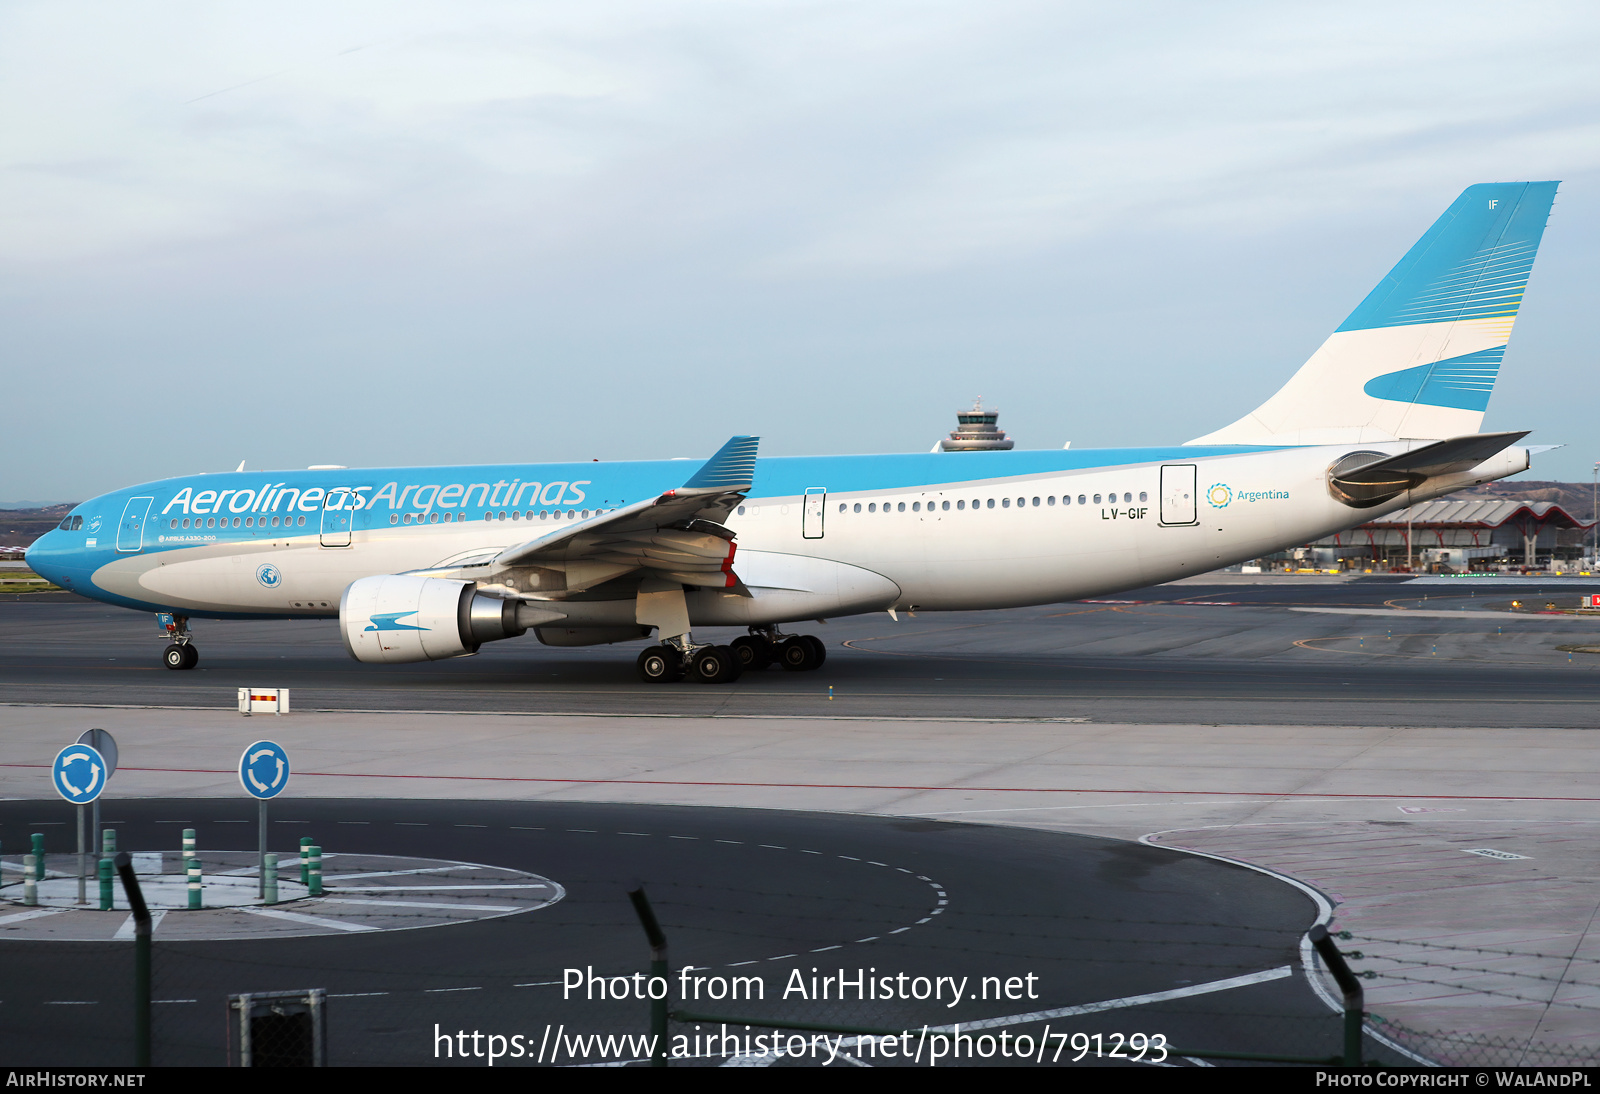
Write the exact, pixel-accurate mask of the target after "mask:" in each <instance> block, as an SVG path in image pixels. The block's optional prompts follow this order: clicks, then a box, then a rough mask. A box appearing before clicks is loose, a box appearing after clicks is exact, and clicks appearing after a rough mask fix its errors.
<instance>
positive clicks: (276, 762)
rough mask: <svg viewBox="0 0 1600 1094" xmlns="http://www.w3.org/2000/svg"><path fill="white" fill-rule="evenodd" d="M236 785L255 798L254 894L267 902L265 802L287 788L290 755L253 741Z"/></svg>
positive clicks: (241, 761) (242, 756) (277, 746)
mask: <svg viewBox="0 0 1600 1094" xmlns="http://www.w3.org/2000/svg"><path fill="white" fill-rule="evenodd" d="M239 785H240V786H242V787H244V791H245V793H246V794H249V795H250V796H251V797H252V798H255V799H256V802H257V804H258V808H257V810H256V827H257V830H258V831H257V834H256V845H257V848H258V858H257V867H258V870H257V879H258V880H257V883H256V895H257V896H258V897H259V898H260V899H261V900H265V899H267V802H268V801H270V800H272V799H273V798H276V797H277V796H278V795H279V794H281V793H283V791H284V788H285V787H287V786H288V785H289V753H287V752H285V751H284V748H283V746H282V745H280V744H277V743H275V742H273V741H256V742H254V743H253V744H251V745H249V746H247V747H246V748H245V750H244V752H243V753H241V754H240V756H239Z"/></svg>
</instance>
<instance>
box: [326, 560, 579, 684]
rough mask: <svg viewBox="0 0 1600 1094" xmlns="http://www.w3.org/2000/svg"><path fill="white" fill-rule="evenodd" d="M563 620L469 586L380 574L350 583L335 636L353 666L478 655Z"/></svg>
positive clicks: (342, 599)
mask: <svg viewBox="0 0 1600 1094" xmlns="http://www.w3.org/2000/svg"><path fill="white" fill-rule="evenodd" d="M564 618H566V615H565V613H563V612H555V611H550V610H548V609H545V608H540V607H538V606H536V605H533V604H529V603H526V602H525V601H520V600H502V599H501V598H499V597H494V596H488V595H486V594H484V593H481V592H479V591H478V588H477V586H476V585H474V584H473V583H472V582H470V581H450V580H448V579H445V578H437V577H411V576H409V575H406V574H381V575H379V576H376V577H364V578H361V579H360V580H359V581H354V582H352V583H351V584H350V587H349V588H347V589H346V590H345V591H344V596H343V597H342V598H340V600H339V633H340V635H341V636H342V637H343V638H344V648H345V649H347V650H349V651H350V656H351V657H354V658H355V659H356V660H357V661H366V662H368V663H374V664H384V663H394V662H404V661H439V660H442V659H444V658H447V657H463V656H466V655H468V654H473V653H477V652H478V647H479V646H481V645H483V643H485V642H495V641H498V640H500V639H502V638H515V637H516V636H518V635H520V634H523V633H525V632H526V631H527V630H528V628H529V627H533V626H537V625H539V624H541V623H553V622H555V621H556V620H558V619H564Z"/></svg>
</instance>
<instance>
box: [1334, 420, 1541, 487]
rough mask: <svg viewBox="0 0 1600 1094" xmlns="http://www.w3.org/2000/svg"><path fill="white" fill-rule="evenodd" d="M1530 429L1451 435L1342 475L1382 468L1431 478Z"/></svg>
mask: <svg viewBox="0 0 1600 1094" xmlns="http://www.w3.org/2000/svg"><path fill="white" fill-rule="evenodd" d="M1530 432H1532V431H1531V430H1527V429H1525V430H1523V431H1522V432H1520V433H1474V434H1472V435H1471V436H1468V437H1451V438H1450V439H1449V440H1447V441H1437V442H1435V443H1433V444H1429V445H1424V446H1423V447H1421V448H1415V449H1412V450H1411V451H1410V452H1404V453H1401V454H1400V455H1398V456H1390V457H1389V458H1388V459H1384V460H1377V461H1375V462H1373V463H1368V464H1362V465H1361V466H1360V467H1359V468H1354V469H1352V470H1350V471H1347V472H1346V475H1367V474H1369V473H1372V472H1383V473H1386V474H1396V475H1420V476H1422V477H1423V478H1432V477H1433V476H1434V475H1450V474H1454V473H1455V472H1457V471H1470V470H1472V469H1473V468H1474V467H1477V466H1478V465H1479V464H1480V463H1482V462H1483V461H1484V460H1486V459H1488V458H1489V457H1490V456H1493V455H1496V454H1498V453H1500V452H1504V451H1505V450H1506V449H1508V448H1510V447H1511V446H1512V445H1514V444H1516V443H1517V442H1518V441H1520V440H1522V438H1524V437H1526V436H1527V435H1528V434H1529V433H1530Z"/></svg>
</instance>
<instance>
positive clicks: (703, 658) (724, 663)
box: [635, 643, 744, 684]
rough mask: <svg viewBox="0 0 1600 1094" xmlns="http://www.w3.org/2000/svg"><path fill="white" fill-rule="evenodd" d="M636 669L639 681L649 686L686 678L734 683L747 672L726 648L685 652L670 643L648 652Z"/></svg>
mask: <svg viewBox="0 0 1600 1094" xmlns="http://www.w3.org/2000/svg"><path fill="white" fill-rule="evenodd" d="M635 667H637V668H638V670H639V679H641V680H643V681H644V682H645V683H647V684H667V683H671V682H672V681H674V680H682V679H684V678H685V677H688V678H689V679H691V680H695V681H698V682H699V683H702V684H731V683H733V682H734V681H735V680H737V679H739V677H740V675H741V674H742V673H743V672H744V669H743V668H741V667H740V665H739V659H738V658H737V657H735V656H734V653H733V651H732V650H730V649H729V648H728V647H727V646H698V647H691V648H690V649H689V651H688V652H687V653H686V652H685V651H683V650H682V649H680V648H679V647H678V646H676V645H672V644H670V643H665V644H662V645H660V646H651V647H649V648H648V649H646V650H645V651H644V652H643V653H641V654H639V660H638V661H637V662H636V666H635Z"/></svg>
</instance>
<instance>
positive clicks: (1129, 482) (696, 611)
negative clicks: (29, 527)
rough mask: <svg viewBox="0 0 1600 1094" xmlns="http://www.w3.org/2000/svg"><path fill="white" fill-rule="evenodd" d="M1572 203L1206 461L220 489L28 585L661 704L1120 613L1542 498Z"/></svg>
mask: <svg viewBox="0 0 1600 1094" xmlns="http://www.w3.org/2000/svg"><path fill="white" fill-rule="evenodd" d="M1555 190H1556V184H1555V183H1553V182H1529V183H1495V184H1485V185H1478V186H1471V187H1468V188H1467V189H1466V190H1465V191H1464V192H1463V193H1462V195H1461V196H1460V197H1459V198H1457V199H1456V201H1455V202H1454V203H1453V204H1452V205H1451V206H1450V208H1449V209H1448V210H1446V212H1445V214H1444V215H1443V216H1442V217H1440V218H1439V220H1438V221H1437V222H1436V223H1435V224H1434V225H1433V227H1432V228H1430V229H1429V230H1428V232H1427V233H1426V234H1425V235H1424V236H1423V237H1422V239H1421V240H1420V241H1418V243H1417V244H1416V246H1414V247H1413V248H1412V249H1411V250H1410V251H1409V252H1407V254H1406V255H1405V257H1404V258H1402V259H1401V260H1400V262H1399V263H1398V264H1397V265H1396V266H1395V268H1394V269H1393V270H1392V271H1390V273H1389V275H1388V276H1387V277H1385V278H1384V279H1383V280H1382V281H1381V282H1380V283H1379V284H1378V286H1377V287H1376V288H1375V289H1373V290H1372V292H1371V293H1370V294H1368V296H1367V298H1366V299H1365V300H1363V301H1362V302H1361V304H1360V305H1359V306H1358V307H1357V308H1356V310H1355V311H1354V312H1352V313H1351V315H1350V317H1349V318H1348V319H1347V320H1345V322H1344V323H1343V324H1341V325H1340V327H1339V328H1338V330H1336V331H1335V332H1334V333H1333V334H1332V335H1330V336H1329V337H1328V340H1327V341H1326V342H1325V343H1324V344H1323V346H1322V347H1321V348H1320V349H1319V350H1318V351H1317V352H1316V353H1315V354H1314V355H1312V357H1311V359H1310V360H1309V361H1307V362H1306V363H1305V365H1304V366H1302V367H1301V369H1300V370H1299V371H1298V372H1297V373H1295V375H1294V376H1293V377H1292V378H1291V379H1290V380H1289V382H1288V383H1287V384H1285V385H1284V387H1283V388H1282V390H1280V391H1279V392H1278V393H1277V394H1276V395H1274V396H1273V397H1272V398H1270V399H1268V400H1267V401H1266V402H1265V403H1263V404H1262V405H1261V406H1260V407H1258V408H1257V409H1256V410H1254V411H1252V412H1251V413H1250V414H1248V415H1246V416H1245V417H1243V418H1241V419H1239V420H1238V421H1237V422H1234V423H1233V424H1232V425H1229V426H1226V427H1224V428H1222V429H1219V430H1217V431H1216V432H1214V433H1210V434H1208V435H1206V436H1204V437H1200V438H1198V439H1196V440H1194V441H1190V442H1189V443H1187V444H1184V445H1174V446H1171V447H1167V448H1126V449H1101V450H1078V449H1072V450H1063V451H1035V452H1029V451H1010V452H985V453H981V454H944V453H929V454H918V455H890V456H822V457H796V458H778V459H758V458H757V438H755V437H735V438H733V439H732V440H730V441H728V443H727V444H725V445H724V446H723V447H722V449H721V450H719V451H718V452H717V453H716V455H714V456H713V457H712V458H711V459H710V460H708V461H707V462H706V463H705V464H704V465H703V466H700V467H699V468H697V469H695V470H693V472H692V473H691V474H688V475H687V476H686V475H685V473H684V464H682V463H681V462H678V461H670V460H669V461H653V462H636V463H609V464H607V463H572V464H539V465H504V466H462V467H424V468H369V469H362V470H354V469H345V468H313V469H311V470H307V471H298V472H277V473H273V474H265V473H253V472H243V471H240V472H234V473H231V474H217V475H197V476H191V477H186V478H178V479H168V480H164V481H161V482H155V483H147V484H145V485H142V486H138V487H134V488H131V489H126V490H120V491H116V492H113V493H110V494H105V495H103V496H101V497H98V498H95V499H93V500H92V501H88V502H85V503H83V504H82V505H80V506H78V507H77V508H76V509H75V510H74V511H73V513H72V514H71V515H70V516H68V517H67V518H66V519H65V520H64V521H63V522H62V524H61V526H60V528H58V529H57V530H55V531H52V532H50V533H48V534H47V535H45V536H44V537H42V538H41V539H40V540H39V541H38V542H37V543H35V544H34V545H33V547H31V548H30V549H29V551H28V561H29V563H30V564H31V565H32V566H33V568H34V570H35V571H36V572H38V573H40V574H42V575H44V576H46V577H49V578H50V579H51V580H53V581H55V582H56V583H58V584H60V585H62V586H63V587H65V588H69V589H72V590H74V591H77V592H79V593H82V594H83V595H85V596H89V597H93V598H95V599H98V600H103V601H106V602H108V603H112V604H120V605H122V606H125V607H128V608H132V609H135V610H139V611H148V612H155V613H158V614H159V615H160V616H161V617H162V619H163V622H164V624H165V625H166V628H167V631H168V633H169V634H171V635H172V636H173V639H174V641H173V644H172V645H169V646H168V647H167V654H166V661H167V664H168V665H169V667H172V668H175V669H182V668H190V667H193V665H194V663H195V662H196V660H197V659H198V655H197V654H196V653H195V651H194V647H193V644H192V642H191V641H190V635H189V630H188V621H189V620H192V619H200V618H284V617H329V618H337V619H338V620H339V623H340V629H341V632H342V634H343V636H344V641H345V645H346V648H347V649H348V650H349V651H350V654H351V655H352V656H353V657H355V658H356V659H357V660H360V661H364V662H373V663H382V662H404V661H422V660H436V659H440V658H448V657H458V656H463V655H466V654H471V653H474V652H476V651H477V650H478V648H479V647H480V646H481V645H482V644H483V643H485V642H490V641H498V640H501V639H506V638H511V637H515V636H518V635H522V634H525V633H526V632H527V631H529V630H533V631H534V632H535V634H536V635H537V636H538V638H539V639H540V640H541V641H542V642H544V643H546V644H548V645H558V646H575V645H587V644H595V643H604V642H623V641H646V640H652V639H653V641H652V644H650V645H648V646H646V648H645V649H644V651H643V652H642V653H641V654H640V656H639V672H640V674H641V675H642V676H643V677H644V678H645V679H646V680H651V681H657V680H671V679H677V678H680V677H682V676H684V675H688V676H690V677H692V678H695V679H699V680H702V681H705V682H720V681H724V680H730V679H733V678H736V677H737V676H738V674H739V673H740V672H741V671H743V670H746V669H752V668H764V667H766V666H767V665H769V664H773V663H777V664H781V665H783V666H784V667H785V668H790V669H811V668H816V667H817V666H819V665H820V664H821V662H822V659H823V657H824V656H825V651H824V648H823V646H822V644H821V643H820V642H818V641H817V640H816V639H814V638H810V637H809V636H805V635H785V634H783V633H782V632H781V631H780V630H779V628H780V627H781V626H782V625H784V624H786V623H792V622H795V621H799V620H808V619H819V618H827V617H832V616H841V615H848V614H853V613H860V612H871V611H882V610H885V609H890V610H910V609H917V610H923V611H960V610H969V609H980V608H1005V607H1016V606H1021V605H1028V604H1046V603H1054V602H1059V601H1067V600H1075V599H1079V598H1082V597H1088V596H1096V595H1104V594H1106V593H1111V592H1116V591H1119V590H1123V589H1128V588H1134V587H1138V586H1143V585H1149V584H1153V583H1157V582H1162V581H1170V580H1172V579H1174V578H1179V577H1183V576H1185V575H1188V574H1196V573H1203V572H1205V571H1208V570H1213V569H1216V568H1217V567H1219V566H1224V565H1227V564H1230V563H1234V562H1239V561H1243V560H1247V559H1252V558H1256V557H1259V556H1261V555H1263V554H1267V553H1269V552H1272V551H1276V550H1281V549H1283V548H1285V547H1288V546H1293V545H1296V544H1301V543H1306V542H1309V541H1311V540H1314V539H1317V538H1320V537H1323V536H1326V535H1329V534H1331V533H1333V532H1336V531H1339V530H1342V529H1344V528H1348V527H1350V526H1351V525H1354V524H1357V523H1360V522H1362V521H1365V520H1370V519H1371V518H1372V517H1374V516H1378V515H1381V514H1382V513H1385V512H1389V511H1393V510H1396V509H1400V508H1403V507H1405V506H1408V505H1413V504H1416V503H1418V502H1421V501H1425V500H1427V499H1429V498H1433V497H1437V496H1439V495H1442V494H1447V493H1449V492H1451V491H1453V490H1457V489H1460V488H1462V487H1464V486H1469V485H1473V484H1476V483H1482V482H1487V481H1490V480H1492V479H1499V478H1503V477H1505V476H1507V475H1512V474H1516V473H1517V472H1519V471H1523V470H1525V469H1526V468H1527V467H1528V465H1529V459H1530V451H1529V450H1528V449H1527V448H1524V447H1520V446H1518V444H1517V442H1518V441H1520V440H1521V439H1522V438H1523V437H1524V436H1526V433H1523V432H1517V433H1480V432H1479V431H1478V430H1479V428H1480V426H1481V423H1482V420H1483V414H1484V410H1485V409H1486V407H1487V405H1488V399H1489V395H1490V392H1491V391H1492V389H1493V386H1494V381H1495V378H1496V376H1497V375H1498V372H1499V368H1500V364H1501V361H1502V358H1503V357H1504V354H1505V349H1506V345H1507V343H1508V341H1509V339H1510V335H1511V327H1512V324H1513V322H1514V321H1515V319H1516V314H1517V308H1518V305H1519V304H1520V302H1521V299H1522V293H1523V289H1524V287H1525V286H1526V284H1527V280H1528V275H1529V272H1530V270H1531V269H1532V264H1533V258H1534V255H1535V254H1536V252H1537V250H1538V246H1539V241H1540V237H1541V235H1542V234H1543V231H1544V226H1545V221H1546V219H1547V218H1548V216H1549V212H1550V208H1551V205H1552V202H1553V200H1554V197H1555ZM708 627H741V628H744V629H746V631H747V632H748V633H747V634H745V635H744V636H741V637H740V638H738V639H736V640H735V641H734V642H732V643H730V645H728V646H722V645H716V644H712V643H707V642H702V641H697V640H696V639H695V637H694V630H695V629H696V628H708Z"/></svg>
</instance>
